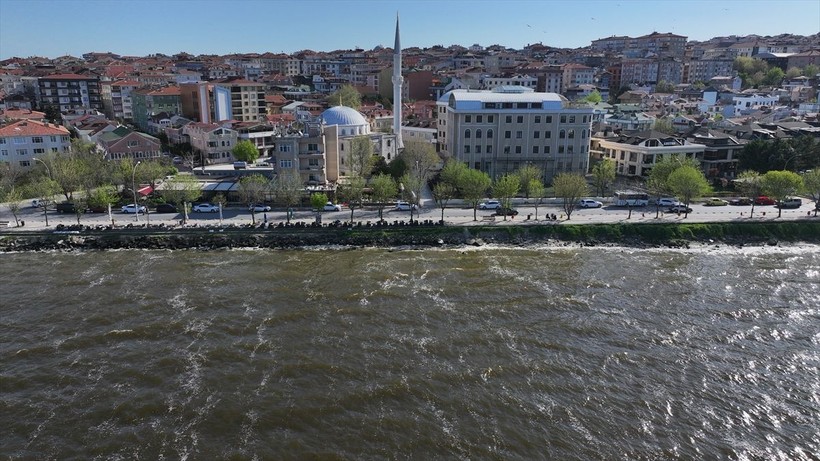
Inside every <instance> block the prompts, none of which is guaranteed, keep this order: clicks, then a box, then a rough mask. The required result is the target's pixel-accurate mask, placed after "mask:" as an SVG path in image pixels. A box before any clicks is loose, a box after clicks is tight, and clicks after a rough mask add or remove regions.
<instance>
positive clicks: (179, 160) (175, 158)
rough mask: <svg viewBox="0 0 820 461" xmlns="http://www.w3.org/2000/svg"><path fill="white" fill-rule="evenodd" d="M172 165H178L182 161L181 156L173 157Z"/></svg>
mask: <svg viewBox="0 0 820 461" xmlns="http://www.w3.org/2000/svg"><path fill="white" fill-rule="evenodd" d="M171 161H172V162H173V163H174V165H180V164H181V163H182V157H174V158H172V159H171Z"/></svg>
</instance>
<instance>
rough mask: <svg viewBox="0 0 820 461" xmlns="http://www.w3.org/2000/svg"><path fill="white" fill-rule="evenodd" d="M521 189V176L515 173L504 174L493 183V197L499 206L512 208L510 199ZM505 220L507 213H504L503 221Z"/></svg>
mask: <svg viewBox="0 0 820 461" xmlns="http://www.w3.org/2000/svg"><path fill="white" fill-rule="evenodd" d="M519 190H521V178H520V177H519V176H518V175H516V174H505V175H504V176H501V177H500V178H498V180H497V181H496V182H495V184H493V197H496V198H498V200H499V201H500V202H501V206H502V207H503V208H505V209H508V210H509V209H512V199H513V197H515V196H516V195H517V194H518V191H519ZM506 220H507V213H504V221H506Z"/></svg>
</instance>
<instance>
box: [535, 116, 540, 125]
mask: <svg viewBox="0 0 820 461" xmlns="http://www.w3.org/2000/svg"><path fill="white" fill-rule="evenodd" d="M535 123H541V116H540V115H536V116H535Z"/></svg>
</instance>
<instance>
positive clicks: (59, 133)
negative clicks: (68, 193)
mask: <svg viewBox="0 0 820 461" xmlns="http://www.w3.org/2000/svg"><path fill="white" fill-rule="evenodd" d="M69 135H70V133H69V132H68V130H67V129H66V128H65V127H62V126H60V125H55V124H53V123H45V122H38V121H35V120H21V121H19V122H16V123H12V124H11V125H7V126H4V127H2V128H0V163H8V164H11V165H15V166H18V167H21V168H23V169H29V168H31V167H33V166H34V163H35V162H36V160H34V159H35V158H39V159H40V160H42V159H43V157H44V156H46V155H52V154H59V153H65V152H70V151H71V140H70V139H69Z"/></svg>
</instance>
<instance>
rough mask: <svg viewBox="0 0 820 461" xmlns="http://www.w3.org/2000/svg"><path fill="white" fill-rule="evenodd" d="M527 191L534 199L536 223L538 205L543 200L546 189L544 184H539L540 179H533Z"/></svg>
mask: <svg viewBox="0 0 820 461" xmlns="http://www.w3.org/2000/svg"><path fill="white" fill-rule="evenodd" d="M529 189H530V194H532V196H533V197H535V220H536V221H538V205H540V204H541V201H542V200H544V196H545V195H546V194H547V188H546V187H544V183H543V182H541V180H540V179H533V180H531V181H530V187H529Z"/></svg>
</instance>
